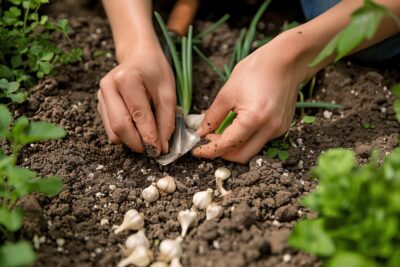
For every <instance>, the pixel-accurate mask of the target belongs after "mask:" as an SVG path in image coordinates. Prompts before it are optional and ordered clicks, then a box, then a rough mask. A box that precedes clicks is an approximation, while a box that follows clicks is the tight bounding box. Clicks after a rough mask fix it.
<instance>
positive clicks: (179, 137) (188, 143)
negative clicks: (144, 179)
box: [156, 112, 201, 166]
mask: <svg viewBox="0 0 400 267" xmlns="http://www.w3.org/2000/svg"><path fill="white" fill-rule="evenodd" d="M200 140H201V138H200V136H199V135H198V134H197V133H196V132H195V131H193V130H191V129H188V128H186V125H185V119H184V118H183V115H182V113H181V112H177V114H176V120H175V131H174V134H173V135H172V139H171V141H170V150H169V153H168V154H166V155H162V156H161V157H159V158H157V159H156V161H157V162H158V163H160V164H161V165H163V166H165V165H168V164H170V163H172V162H174V161H175V160H177V159H178V158H179V157H181V156H183V155H185V154H186V153H187V152H189V151H190V150H191V149H192V148H193V147H195V146H196V145H197V143H198V142H200Z"/></svg>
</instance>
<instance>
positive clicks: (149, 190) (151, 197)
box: [142, 183, 160, 202]
mask: <svg viewBox="0 0 400 267" xmlns="http://www.w3.org/2000/svg"><path fill="white" fill-rule="evenodd" d="M142 196H143V198H144V200H146V201H148V202H154V201H157V200H158V198H159V197H160V193H159V192H158V189H157V187H156V184H155V183H152V184H151V185H149V186H148V187H146V188H145V189H143V191H142Z"/></svg>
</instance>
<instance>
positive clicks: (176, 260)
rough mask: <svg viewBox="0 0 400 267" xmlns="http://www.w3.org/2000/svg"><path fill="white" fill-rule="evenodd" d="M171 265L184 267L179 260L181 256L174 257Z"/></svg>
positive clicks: (170, 266)
mask: <svg viewBox="0 0 400 267" xmlns="http://www.w3.org/2000/svg"><path fill="white" fill-rule="evenodd" d="M169 267H182V264H181V262H180V261H179V258H173V259H172V260H171V263H170V264H169Z"/></svg>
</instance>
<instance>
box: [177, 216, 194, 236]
mask: <svg viewBox="0 0 400 267" xmlns="http://www.w3.org/2000/svg"><path fill="white" fill-rule="evenodd" d="M178 222H179V223H180V224H181V228H182V232H181V237H185V236H186V233H187V231H188V229H189V227H190V226H193V225H195V224H196V223H197V212H195V211H191V210H183V211H180V212H179V213H178Z"/></svg>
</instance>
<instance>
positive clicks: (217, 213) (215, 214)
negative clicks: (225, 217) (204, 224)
mask: <svg viewBox="0 0 400 267" xmlns="http://www.w3.org/2000/svg"><path fill="white" fill-rule="evenodd" d="M223 213H224V209H223V208H222V207H221V206H220V205H218V204H216V203H211V204H210V205H208V207H207V209H206V220H212V219H218V218H220V217H221V216H222V214H223Z"/></svg>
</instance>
